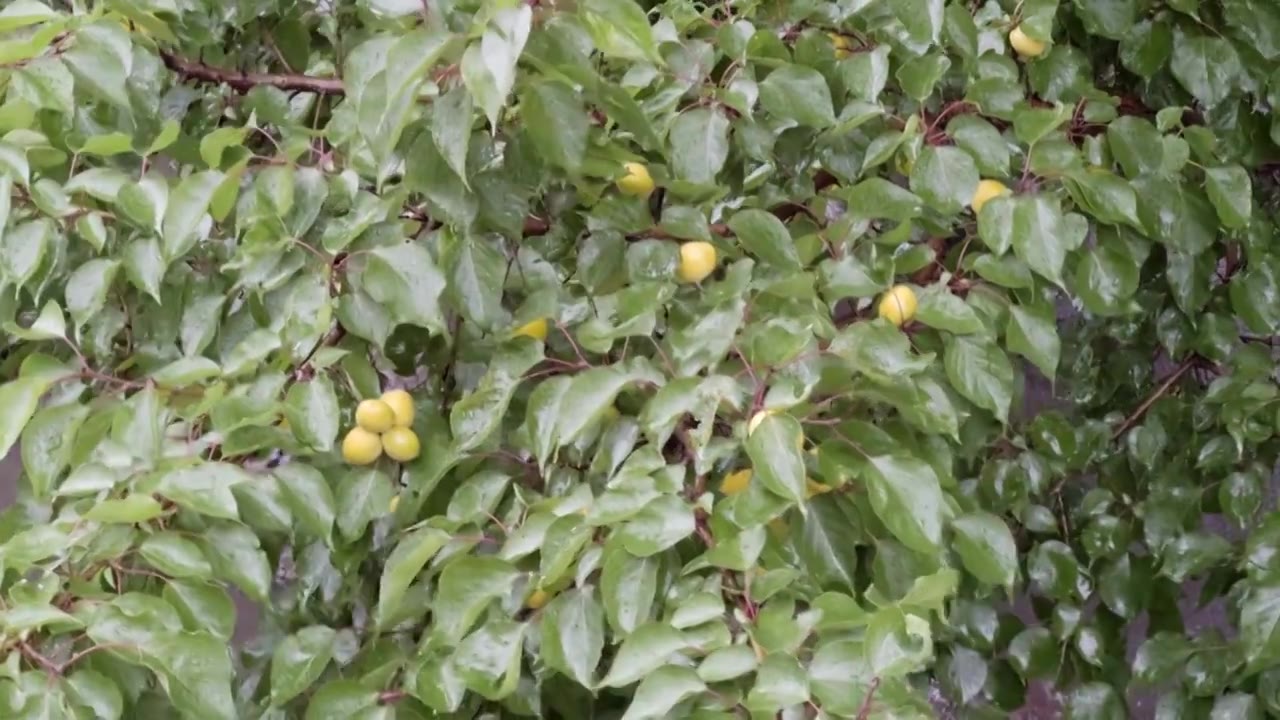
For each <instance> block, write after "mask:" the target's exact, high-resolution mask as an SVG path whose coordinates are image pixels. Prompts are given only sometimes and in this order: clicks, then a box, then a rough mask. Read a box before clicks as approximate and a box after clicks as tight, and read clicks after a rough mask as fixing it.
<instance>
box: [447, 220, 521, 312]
mask: <svg viewBox="0 0 1280 720" xmlns="http://www.w3.org/2000/svg"><path fill="white" fill-rule="evenodd" d="M441 240H442V241H443V242H442V250H443V256H442V258H441V259H442V261H443V263H444V265H445V267H446V268H447V272H448V275H449V287H448V294H449V297H450V298H452V300H453V302H454V304H455V306H456V307H458V308H461V312H462V315H463V317H464V318H466V319H467V320H469V321H470V322H473V323H475V324H476V325H477V326H478V327H480V328H482V329H484V330H489V331H492V330H496V329H497V328H498V327H499V326H500V325H501V324H502V323H504V322H505V321H506V319H507V315H506V313H505V311H503V309H502V283H503V279H504V278H505V276H506V273H507V259H506V258H505V257H503V255H502V252H501V250H500V249H499V248H498V247H495V244H494V243H492V242H489V241H488V240H487V239H485V238H482V237H480V236H477V235H473V234H470V233H466V234H461V233H458V234H455V233H452V232H448V231H445V232H443V233H442V235H441Z"/></svg>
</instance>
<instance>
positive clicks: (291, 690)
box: [271, 625, 337, 707]
mask: <svg viewBox="0 0 1280 720" xmlns="http://www.w3.org/2000/svg"><path fill="white" fill-rule="evenodd" d="M336 639H337V633H336V632H334V630H333V629H332V628H329V627H325V626H324V625H311V626H309V627H305V628H302V629H301V630H299V631H297V632H296V633H294V634H292V635H290V636H289V637H287V638H285V639H284V640H282V641H281V642H280V644H279V645H277V646H276V649H275V652H274V653H273V654H272V656H271V704H272V705H274V706H276V707H279V706H281V705H283V704H284V703H286V702H288V701H290V700H292V699H293V698H295V697H297V696H298V695H301V694H302V693H303V692H305V691H306V690H307V689H308V688H310V687H311V685H312V684H313V683H315V681H316V680H318V679H319V678H320V674H321V673H323V672H324V669H325V666H326V665H328V664H329V661H330V660H331V659H332V658H333V648H334V641H335V640H336Z"/></svg>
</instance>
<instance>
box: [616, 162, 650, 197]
mask: <svg viewBox="0 0 1280 720" xmlns="http://www.w3.org/2000/svg"><path fill="white" fill-rule="evenodd" d="M622 167H624V168H626V170H627V174H626V175H624V176H622V177H621V178H619V179H618V189H619V190H621V191H622V194H623V195H635V196H637V197H641V196H644V195H648V194H649V193H651V192H653V178H652V177H650V175H649V168H648V167H646V166H645V164H644V163H636V162H629V163H626V164H625V165H623V166H622Z"/></svg>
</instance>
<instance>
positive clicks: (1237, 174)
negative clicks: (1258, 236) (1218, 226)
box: [1204, 165, 1253, 228]
mask: <svg viewBox="0 0 1280 720" xmlns="http://www.w3.org/2000/svg"><path fill="white" fill-rule="evenodd" d="M1204 186H1205V190H1207V191H1208V192H1209V201H1210V202H1212V203H1213V207H1214V208H1216V209H1217V211H1218V217H1219V218H1220V219H1221V220H1222V224H1223V225H1225V226H1227V227H1229V228H1240V227H1244V226H1246V225H1248V224H1249V217H1250V215H1251V214H1252V213H1253V186H1252V183H1251V182H1250V180H1249V173H1248V172H1247V171H1245V169H1244V168H1242V167H1240V166H1239V165H1227V166H1224V167H1216V168H1206V169H1205V171H1204Z"/></svg>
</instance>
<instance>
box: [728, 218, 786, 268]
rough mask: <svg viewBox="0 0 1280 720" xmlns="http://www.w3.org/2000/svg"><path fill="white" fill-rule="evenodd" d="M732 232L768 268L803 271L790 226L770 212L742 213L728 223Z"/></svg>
mask: <svg viewBox="0 0 1280 720" xmlns="http://www.w3.org/2000/svg"><path fill="white" fill-rule="evenodd" d="M729 229H730V230H732V231H733V234H734V235H735V236H737V238H738V241H739V242H741V243H742V245H743V247H745V248H746V249H747V251H748V252H750V253H751V254H753V255H755V256H756V257H759V258H760V259H761V260H763V261H764V262H765V263H766V264H769V265H777V266H779V267H782V268H798V267H800V255H799V253H798V252H797V251H796V245H795V241H794V240H792V239H791V233H790V232H788V231H787V226H786V225H783V224H782V221H781V220H779V219H778V218H777V217H776V216H774V214H773V213H771V212H765V211H764V210H756V209H750V210H743V211H741V212H739V213H737V214H735V215H734V216H733V217H732V218H731V219H730V220H729Z"/></svg>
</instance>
